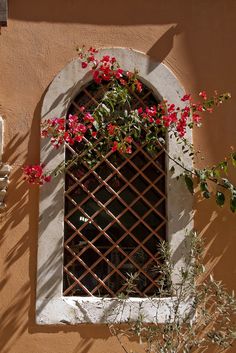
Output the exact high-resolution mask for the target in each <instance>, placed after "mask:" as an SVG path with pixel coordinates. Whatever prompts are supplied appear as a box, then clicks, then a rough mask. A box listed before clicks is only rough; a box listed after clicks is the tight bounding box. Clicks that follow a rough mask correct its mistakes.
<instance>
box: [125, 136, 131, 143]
mask: <svg viewBox="0 0 236 353" xmlns="http://www.w3.org/2000/svg"><path fill="white" fill-rule="evenodd" d="M132 141H133V138H132V137H131V136H126V137H125V142H128V143H131V142H132Z"/></svg>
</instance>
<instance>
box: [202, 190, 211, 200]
mask: <svg viewBox="0 0 236 353" xmlns="http://www.w3.org/2000/svg"><path fill="white" fill-rule="evenodd" d="M202 195H203V197H205V199H209V198H210V196H211V194H210V192H209V191H204V192H203V194H202Z"/></svg>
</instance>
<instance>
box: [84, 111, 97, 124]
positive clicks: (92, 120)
mask: <svg viewBox="0 0 236 353" xmlns="http://www.w3.org/2000/svg"><path fill="white" fill-rule="evenodd" d="M84 121H85V122H90V123H93V122H94V121H95V119H94V117H93V116H92V115H91V114H90V113H86V114H85V116H84Z"/></svg>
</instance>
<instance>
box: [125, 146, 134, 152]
mask: <svg viewBox="0 0 236 353" xmlns="http://www.w3.org/2000/svg"><path fill="white" fill-rule="evenodd" d="M125 152H126V153H128V154H131V153H132V147H131V146H128V147H127V148H126V150H125Z"/></svg>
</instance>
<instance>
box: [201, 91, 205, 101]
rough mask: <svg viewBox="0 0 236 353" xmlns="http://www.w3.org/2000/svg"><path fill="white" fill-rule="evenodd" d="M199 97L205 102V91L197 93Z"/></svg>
mask: <svg viewBox="0 0 236 353" xmlns="http://www.w3.org/2000/svg"><path fill="white" fill-rule="evenodd" d="M199 96H200V97H202V98H203V99H204V100H205V101H206V100H207V94H206V91H202V92H200V93H199Z"/></svg>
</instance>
